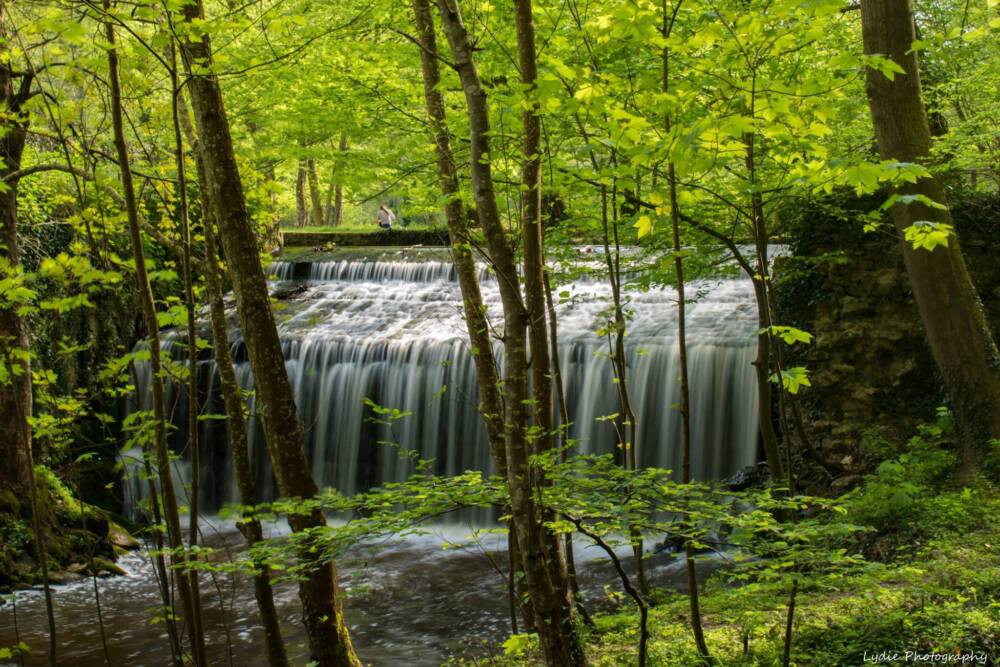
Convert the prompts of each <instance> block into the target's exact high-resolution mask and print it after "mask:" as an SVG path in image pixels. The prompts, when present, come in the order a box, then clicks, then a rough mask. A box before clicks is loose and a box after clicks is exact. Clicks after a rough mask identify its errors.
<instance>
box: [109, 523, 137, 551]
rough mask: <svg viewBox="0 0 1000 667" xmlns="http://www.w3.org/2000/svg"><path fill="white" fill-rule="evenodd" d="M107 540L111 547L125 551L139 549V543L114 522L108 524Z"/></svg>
mask: <svg viewBox="0 0 1000 667" xmlns="http://www.w3.org/2000/svg"><path fill="white" fill-rule="evenodd" d="M108 540H110V542H111V544H112V546H114V547H116V548H118V549H124V550H125V551H134V550H135V549H138V548H139V541H138V540H136V539H135V538H134V537H132V535H131V534H130V533H129V532H128V531H127V530H125V529H124V528H122V527H121V526H119V525H118V524H117V523H115V522H114V521H110V522H108Z"/></svg>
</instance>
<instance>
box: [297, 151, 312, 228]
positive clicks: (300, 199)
mask: <svg viewBox="0 0 1000 667" xmlns="http://www.w3.org/2000/svg"><path fill="white" fill-rule="evenodd" d="M307 173H308V169H306V161H305V160H299V170H298V172H297V173H296V175H295V225H296V226H297V227H305V226H306V224H307V223H308V222H309V203H308V201H307V197H306V181H307V180H308V177H307Z"/></svg>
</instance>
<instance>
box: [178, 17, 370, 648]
mask: <svg viewBox="0 0 1000 667" xmlns="http://www.w3.org/2000/svg"><path fill="white" fill-rule="evenodd" d="M184 14H185V18H186V19H187V20H188V21H194V20H204V10H203V7H202V2H201V1H200V0H198V1H197V2H195V3H193V4H191V5H188V6H187V7H186V8H185V10H184ZM184 46H185V56H186V59H187V65H188V67H189V69H190V65H191V62H192V61H196V62H198V63H199V66H200V67H203V68H207V69H208V70H209V71H210V70H211V66H212V48H211V43H210V41H209V37H208V35H203V36H202V38H201V39H200V40H187V41H186V42H185V45H184ZM189 85H190V90H191V98H192V104H193V106H194V111H195V118H196V121H197V126H198V131H199V137H200V142H201V146H202V157H203V159H204V166H205V172H206V176H207V181H208V183H209V185H210V187H211V194H212V196H211V200H212V206H213V214H214V216H215V219H216V222H217V224H218V226H219V232H220V238H221V240H222V245H223V248H224V250H225V253H226V261H227V263H228V266H229V275H230V278H231V279H232V282H233V290H234V292H235V294H236V308H237V314H238V315H239V319H240V325H241V327H242V330H243V337H244V341H245V343H246V348H247V355H248V356H249V359H250V367H251V369H252V371H253V375H254V378H255V382H254V389H255V391H256V397H257V404H258V405H259V406H260V411H261V421H262V422H263V426H264V435H265V438H266V439H267V448H268V453H269V454H270V457H271V462H272V466H273V468H274V473H275V477H276V479H277V483H278V490H279V492H280V493H281V494H282V495H283V496H285V497H288V498H303V499H307V498H312V497H314V496H315V495H316V493H317V491H318V489H317V487H316V482H315V481H314V480H313V477H312V473H311V471H310V469H309V463H308V461H307V460H306V454H305V434H304V432H303V429H302V424H301V423H300V422H299V417H298V411H297V409H296V406H295V401H294V398H293V396H292V388H291V384H290V383H289V381H288V374H287V371H286V369H285V360H284V356H283V354H282V349H281V340H280V339H279V337H278V329H277V325H276V323H275V320H274V313H273V312H272V311H271V304H270V296H269V294H268V290H267V281H266V280H265V277H264V272H263V270H262V269H261V265H260V256H259V249H258V246H257V240H256V238H255V237H254V233H253V228H252V227H251V224H250V217H249V215H248V213H247V210H246V201H245V198H244V194H243V186H242V183H241V181H240V175H239V171H238V169H237V165H236V156H235V152H234V150H233V142H232V136H231V135H230V130H229V121H228V118H227V117H226V111H225V105H224V102H223V98H222V90H221V88H220V86H219V81H218V78H217V77H216V76H215V75H214V74H211V73H203V74H198V75H194V76H191V78H190V83H189ZM288 522H289V524H290V525H291V527H292V530H294V531H296V532H304V531H322V530H323V529H325V527H326V518H325V517H324V515H323V513H322V512H321V511H320V510H319V509H316V510H314V511H312V512H310V513H309V514H304V515H293V516H290V517H289V519H288ZM313 544H314V543H313V542H312V541H310V540H303V542H302V545H301V548H300V552H299V556H300V558H301V560H302V564H303V565H305V566H307V571H306V573H305V576H304V578H303V579H302V580H301V581H300V583H299V597H300V598H301V600H302V607H303V622H304V624H305V627H306V633H307V635H308V638H309V649H310V651H309V652H310V659H311V660H313V661H315V662H316V663H317V664H318V665H320V667H360V665H361V662H360V661H359V660H358V658H357V656H356V655H355V653H354V647H353V646H352V645H351V638H350V635H349V634H348V631H347V626H346V625H345V624H344V618H343V613H342V610H341V602H340V592H339V589H338V583H337V570H336V566H335V564H334V562H333V560H332V558H330V557H323V556H320V559H319V561H318V562H317V560H316V554H313V553H310V546H311V545H313ZM319 553H320V554H321V553H322V549H320V550H319Z"/></svg>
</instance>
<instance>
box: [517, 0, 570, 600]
mask: <svg viewBox="0 0 1000 667" xmlns="http://www.w3.org/2000/svg"><path fill="white" fill-rule="evenodd" d="M514 17H515V27H516V31H517V53H518V65H519V67H520V70H521V83H522V84H523V85H524V94H525V95H526V96H527V105H526V108H525V111H524V147H523V166H522V172H521V183H522V185H523V194H522V206H521V229H522V236H523V239H524V301H525V306H526V308H527V315H528V340H529V343H530V348H531V401H532V407H533V416H534V435H533V436H532V437H531V438H529V444H531V445H532V449H533V451H534V452H535V453H536V454H537V453H540V452H544V451H548V450H549V449H551V448H552V447H553V445H554V444H555V440H554V437H553V436H554V431H553V407H554V406H553V401H552V359H551V358H550V356H549V336H548V326H547V321H546V314H547V310H546V306H545V295H546V292H547V290H546V288H545V227H544V226H543V225H542V158H541V153H542V122H541V118H540V116H539V103H538V99H537V96H538V89H537V80H538V62H537V57H536V53H535V22H534V17H533V15H532V8H531V0H514ZM552 315H553V317H554V316H555V313H554V312H553V313H552ZM554 324H555V322H554V321H553V325H554ZM530 474H531V476H532V477H533V478H539V479H538V481H539V483H544V480H541V479H540V475H539V473H538V472H536V471H531V473H530ZM540 510H541V512H542V516H541V521H544V522H548V521H550V520H552V519H554V518H555V517H554V516H553V515H552V513H551V512H549V511H547V510H546V509H545V508H544V507H542V508H540ZM536 530H537V531H538V533H539V534H538V540H539V543H540V544H541V546H542V548H543V549H544V551H545V558H546V561H547V562H546V569H547V570H548V571H549V572H550V573H551V575H550V576H553V582H552V585H553V586H563V587H564V589H565V592H564V595H563V597H564V598H565V600H566V604H567V605H568V607H569V610H570V612H571V611H572V608H573V606H572V603H573V599H574V598H573V591H572V585H571V583H570V578H569V573H568V571H567V565H566V560H565V559H566V555H565V553H566V552H565V550H564V549H563V548H562V547H563V545H562V544H561V542H562V540H561V539H559V538H558V537H557V536H555V535H552V534H550V533H549V532H548V531H547V530H546V529H545V528H544V527H543V526H542V525H541V524H539V525H538V526H537V528H536ZM564 613H567V612H564ZM569 616H570V617H571V614H569Z"/></svg>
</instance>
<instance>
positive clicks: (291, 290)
mask: <svg viewBox="0 0 1000 667" xmlns="http://www.w3.org/2000/svg"><path fill="white" fill-rule="evenodd" d="M308 289H309V287H308V286H307V285H288V286H282V287H279V288H277V289H276V290H274V291H273V292H272V293H271V296H273V297H274V298H275V299H277V300H278V301H291V300H292V299H294V298H296V297H297V296H299V295H300V294H302V293H303V292H305V291H306V290H308Z"/></svg>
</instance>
